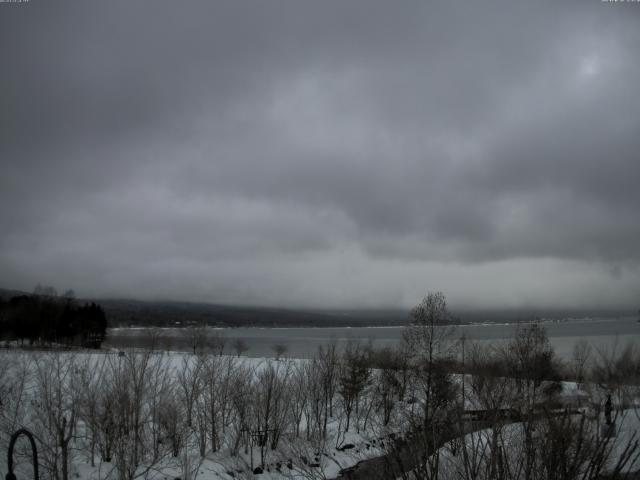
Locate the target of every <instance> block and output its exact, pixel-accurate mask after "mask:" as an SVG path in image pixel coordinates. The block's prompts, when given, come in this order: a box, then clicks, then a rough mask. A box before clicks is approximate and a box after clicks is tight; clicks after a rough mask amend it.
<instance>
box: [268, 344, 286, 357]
mask: <svg viewBox="0 0 640 480" xmlns="http://www.w3.org/2000/svg"><path fill="white" fill-rule="evenodd" d="M271 349H272V350H273V353H274V354H275V356H276V360H280V358H281V357H282V356H283V355H284V354H285V353H287V350H289V347H287V346H286V345H284V344H282V343H276V344H274V345H272V346H271Z"/></svg>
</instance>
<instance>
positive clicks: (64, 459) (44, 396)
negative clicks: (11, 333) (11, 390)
mask: <svg viewBox="0 0 640 480" xmlns="http://www.w3.org/2000/svg"><path fill="white" fill-rule="evenodd" d="M76 367H77V361H76V357H75V356H74V355H70V354H64V355H63V354H51V355H44V356H38V357H36V361H35V392H34V395H35V396H34V401H35V404H36V407H37V408H36V409H35V410H34V411H33V413H34V418H33V422H34V423H33V427H34V430H35V432H36V435H37V436H38V438H40V440H41V446H42V449H41V450H42V452H41V453H42V454H41V458H42V460H43V462H44V466H45V468H46V470H47V471H48V473H49V475H50V476H51V477H52V478H54V479H56V480H68V479H69V469H70V467H71V462H72V453H73V450H72V440H73V439H74V437H75V431H76V424H77V421H78V413H79V411H78V410H79V406H80V388H79V387H80V385H79V378H78V376H77V374H76Z"/></svg>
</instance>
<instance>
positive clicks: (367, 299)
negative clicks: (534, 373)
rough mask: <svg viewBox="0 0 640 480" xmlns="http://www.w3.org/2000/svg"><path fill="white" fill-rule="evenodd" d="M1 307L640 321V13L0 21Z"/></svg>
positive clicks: (73, 6) (279, 12)
mask: <svg viewBox="0 0 640 480" xmlns="http://www.w3.org/2000/svg"><path fill="white" fill-rule="evenodd" d="M0 169H1V170H0V287H4V288H18V289H26V290H32V289H33V287H34V285H35V284H36V283H38V282H40V283H43V284H52V285H54V286H56V287H57V288H58V289H59V290H64V289H66V288H73V289H75V290H76V292H77V294H78V295H79V296H122V297H137V298H146V299H176V300H197V301H210V302H218V303H239V304H254V305H255V304H258V305H279V306H314V307H318V306H320V307H322V306H324V307H381V306H385V307H398V306H401V307H406V306H410V305H412V304H414V303H416V302H417V301H418V300H419V298H420V297H421V296H422V295H423V294H424V293H425V292H426V291H428V290H442V291H444V293H445V294H446V295H447V297H448V300H449V303H450V304H451V305H455V306H459V307H462V306H466V307H518V306H537V307H557V306H560V307H608V308H609V307H623V308H637V307H638V306H640V305H638V304H640V4H638V3H636V4H634V3H627V4H618V3H605V2H601V1H600V0H584V1H581V2H571V1H564V0H563V1H559V0H554V1H550V2H544V1H543V2H540V1H536V2H518V1H505V2H495V1H474V2H459V1H442V2H429V1H425V0H423V1H415V2H412V1H404V0H402V1H389V0H383V1H375V0H356V1H350V0H336V1H327V0H322V1H311V0H290V1H282V0H269V1H264V0H256V1H246V0H229V1H227V2H224V1H219V0H215V1H213V0H206V1H175V0H173V1H165V0H128V1H120V0H109V1H100V2H98V1H91V0H78V1H74V2H71V1H55V2H54V1H45V0H30V1H29V2H28V3H19V4H18V3H0Z"/></svg>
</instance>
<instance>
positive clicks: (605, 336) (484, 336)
mask: <svg viewBox="0 0 640 480" xmlns="http://www.w3.org/2000/svg"><path fill="white" fill-rule="evenodd" d="M543 325H544V326H545V327H546V329H547V334H548V335H549V340H550V342H551V344H552V346H553V347H554V348H555V350H556V353H557V354H558V355H559V356H561V357H564V358H569V357H570V356H571V353H572V351H573V346H574V345H575V343H576V342H577V341H579V340H583V339H584V340H586V341H587V342H589V343H590V344H591V345H592V346H594V347H595V348H599V349H611V348H614V346H616V345H617V346H618V347H619V348H620V347H622V346H625V345H626V344H627V343H629V342H639V341H640V323H638V321H637V319H636V318H632V317H624V318H597V319H570V320H563V321H557V322H555V321H548V322H543ZM515 329H516V325H515V324H475V325H464V326H458V327H456V331H455V336H456V337H461V336H462V335H463V334H464V336H465V337H466V338H467V339H469V340H472V341H479V342H483V343H484V342H487V343H496V342H502V341H505V339H509V338H511V337H512V336H513V333H514V331H515ZM159 330H160V332H161V338H160V339H159V340H157V341H156V344H157V348H167V349H174V350H188V349H189V346H188V341H187V339H186V338H185V335H184V330H183V329H179V328H164V329H159ZM212 330H213V331H215V332H216V333H218V334H220V335H222V336H223V337H224V338H225V339H226V351H227V352H228V353H233V351H232V342H233V341H234V340H236V339H238V338H240V339H242V340H244V342H246V344H247V346H248V347H249V350H248V351H247V352H246V353H245V355H248V356H253V357H269V356H273V355H274V350H273V346H274V345H276V344H282V345H285V346H286V347H287V356H290V357H295V358H307V357H311V356H312V355H313V354H314V352H315V351H316V350H317V348H318V347H319V346H321V345H326V344H328V343H331V342H337V343H338V344H339V345H340V344H342V345H343V344H345V343H346V342H348V341H360V342H365V343H369V342H370V343H371V344H373V345H374V346H375V347H384V346H394V345H397V344H398V342H399V341H400V339H401V337H402V331H403V327H352V328H349V327H331V328H220V329H212ZM150 337H151V335H150V334H149V329H144V328H115V329H110V330H109V336H108V341H107V345H106V346H111V347H114V348H128V347H133V348H136V347H137V348H142V347H147V346H148V345H149V343H150Z"/></svg>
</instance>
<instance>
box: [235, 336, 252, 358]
mask: <svg viewBox="0 0 640 480" xmlns="http://www.w3.org/2000/svg"><path fill="white" fill-rule="evenodd" d="M232 347H233V350H234V351H235V352H236V355H238V357H241V356H242V354H243V353H245V352H247V351H248V350H249V345H248V344H247V342H246V341H245V340H243V339H242V338H236V339H235V340H234V341H233V344H232Z"/></svg>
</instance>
